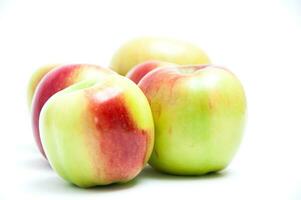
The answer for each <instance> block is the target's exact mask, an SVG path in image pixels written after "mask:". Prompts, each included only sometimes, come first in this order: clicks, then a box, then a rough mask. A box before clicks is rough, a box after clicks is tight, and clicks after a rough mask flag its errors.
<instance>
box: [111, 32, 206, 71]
mask: <svg viewBox="0 0 301 200" xmlns="http://www.w3.org/2000/svg"><path fill="white" fill-rule="evenodd" d="M149 60H160V61H166V62H171V63H175V64H181V65H185V64H208V63H210V60H209V58H208V56H207V55H206V53H205V52H204V51H203V50H202V49H200V48H199V47H197V46H195V45H193V44H191V43H188V42H184V41H180V40H175V39H171V38H160V37H140V38H136V39H133V40H131V41H129V42H127V43H125V44H124V45H122V46H121V47H120V49H119V50H118V51H117V52H116V53H115V54H114V56H113V58H112V61H111V65H110V66H111V68H112V69H113V70H114V71H116V72H117V73H119V74H121V75H126V74H127V72H128V71H129V70H130V69H132V68H133V67H134V66H136V65H137V64H139V63H142V62H144V61H149Z"/></svg>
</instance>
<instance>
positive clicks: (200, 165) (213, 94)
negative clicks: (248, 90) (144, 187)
mask: <svg viewBox="0 0 301 200" xmlns="http://www.w3.org/2000/svg"><path fill="white" fill-rule="evenodd" d="M138 85H139V87H140V88H141V89H142V91H143V92H144V94H145V95H146V97H147V99H148V101H149V103H150V106H151V109H152V113H153V118H154V123H155V133H156V134H155V146H154V151H153V153H152V156H151V158H150V162H149V163H150V165H151V166H152V167H154V168H155V169H158V170H160V171H162V172H166V173H170V174H176V175H201V174H206V173H209V172H214V171H219V170H222V169H224V168H225V167H226V166H227V165H228V164H229V163H230V161H231V160H232V158H233V156H234V154H235V152H236V151H237V150H238V147H239V144H240V142H241V139H242V135H243V129H244V124H245V117H246V97H245V93H244V89H243V87H242V85H241V83H240V81H239V80H238V79H237V78H236V77H235V75H234V74H233V73H231V72H230V71H228V70H226V69H225V68H221V67H215V66H209V65H207V66H206V65H203V66H191V67H178V68H177V67H168V68H160V69H156V70H154V71H151V72H150V73H148V74H147V75H146V76H145V77H144V78H142V80H141V81H140V82H139V84H138Z"/></svg>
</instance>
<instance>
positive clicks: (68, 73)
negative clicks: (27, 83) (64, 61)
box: [31, 64, 115, 158]
mask: <svg viewBox="0 0 301 200" xmlns="http://www.w3.org/2000/svg"><path fill="white" fill-rule="evenodd" d="M113 74H114V75H115V73H114V72H113V71H111V70H109V69H106V68H101V67H99V66H96V65H86V64H74V65H64V66H60V67H56V69H53V70H51V71H50V72H49V73H47V74H46V75H45V76H44V77H43V79H42V80H41V81H40V83H39V84H38V87H37V88H36V91H35V93H34V97H33V102H32V113H31V114H32V128H33V134H34V138H35V141H36V144H37V146H38V148H39V150H40V152H41V153H42V155H43V156H44V157H45V158H46V156H45V152H44V149H43V146H42V143H41V139H40V132H39V117H40V112H41V109H42V108H43V106H44V104H45V102H46V101H47V100H48V99H49V98H50V97H51V96H52V95H53V94H55V93H57V92H58V91H60V90H62V89H64V88H66V87H69V86H71V85H73V84H75V83H77V82H80V81H83V80H86V79H94V78H96V77H100V78H101V77H106V76H108V75H113Z"/></svg>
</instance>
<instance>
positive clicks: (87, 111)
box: [39, 75, 154, 187]
mask: <svg viewBox="0 0 301 200" xmlns="http://www.w3.org/2000/svg"><path fill="white" fill-rule="evenodd" d="M39 127H40V135H41V140H42V144H43V147H44V150H45V153H46V156H47V158H48V160H49V163H50V165H51V166H52V168H53V169H54V170H55V171H56V172H57V173H58V174H59V175H60V176H61V177H62V178H64V179H65V180H67V181H69V182H71V183H73V184H76V185H77V186H79V187H91V186H95V185H106V184H111V183H116V182H127V181H129V180H131V179H133V178H134V177H135V176H137V174H138V173H139V172H140V171H141V170H142V169H143V167H144V165H145V164H146V163H147V161H148V159H149V157H150V155H151V152H152V149H153V144H154V124H153V118H152V113H151V109H150V106H149V104H148V101H147V99H146V97H145V96H144V94H143V92H142V91H141V90H140V89H139V87H138V86H137V85H136V84H134V83H133V82H132V81H130V80H128V79H127V78H125V77H122V76H119V75H108V76H107V78H106V77H101V78H100V79H97V77H96V78H94V79H91V78H90V79H86V80H82V81H80V82H78V83H75V84H73V85H71V86H70V87H67V88H65V89H63V90H61V91H60V92H57V93H55V94H54V95H53V96H51V97H50V98H49V99H48V101H47V102H46V103H45V104H44V106H43V108H42V111H41V114H40V121H39Z"/></svg>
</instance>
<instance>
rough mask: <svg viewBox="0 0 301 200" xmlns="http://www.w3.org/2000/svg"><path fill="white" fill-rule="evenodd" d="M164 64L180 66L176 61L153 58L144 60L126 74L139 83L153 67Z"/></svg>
mask: <svg viewBox="0 0 301 200" xmlns="http://www.w3.org/2000/svg"><path fill="white" fill-rule="evenodd" d="M164 66H178V65H177V64H174V63H169V62H162V61H158V60H151V61H146V62H142V63H140V64H138V65H136V66H135V67H134V68H132V69H131V70H130V71H129V72H128V73H127V75H126V77H127V78H129V79H131V80H132V81H133V82H134V83H136V84H138V83H139V81H140V80H141V79H142V78H143V77H144V76H145V75H146V74H147V73H148V72H150V71H152V70H153V69H157V68H158V67H164Z"/></svg>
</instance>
